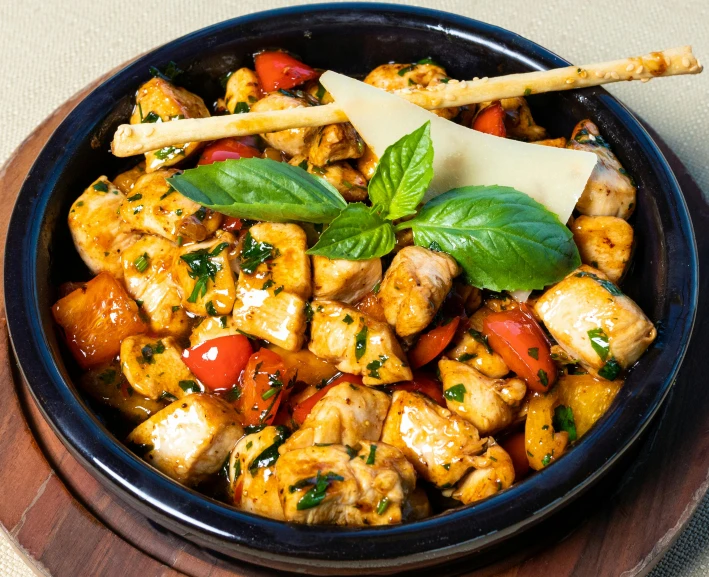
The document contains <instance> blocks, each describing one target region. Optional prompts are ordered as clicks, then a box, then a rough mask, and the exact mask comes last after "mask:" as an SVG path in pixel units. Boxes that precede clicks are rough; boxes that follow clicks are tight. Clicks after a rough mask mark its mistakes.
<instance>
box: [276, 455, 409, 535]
mask: <svg viewBox="0 0 709 577" xmlns="http://www.w3.org/2000/svg"><path fill="white" fill-rule="evenodd" d="M276 477H277V478H278V487H279V491H280V495H281V503H282V504H283V512H284V515H285V518H286V521H292V522H296V523H307V524H310V525H315V524H333V525H390V524H394V523H400V522H401V521H402V509H404V508H406V503H407V498H408V496H409V494H410V493H411V492H412V491H413V490H414V486H415V484H416V474H415V473H414V468H413V467H412V466H411V464H410V463H409V462H408V461H407V460H406V458H405V457H404V455H403V454H402V453H401V451H399V450H398V449H396V448H394V447H391V446H389V445H385V444H383V443H367V444H365V445H364V446H363V447H362V449H361V450H360V451H359V454H357V455H355V454H350V451H348V449H347V448H345V447H342V446H339V445H331V446H328V447H307V448H305V449H296V450H295V451H290V452H288V453H286V454H285V455H281V457H280V458H279V459H278V461H277V462H276ZM321 496H322V497H321Z"/></svg>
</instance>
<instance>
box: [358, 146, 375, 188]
mask: <svg viewBox="0 0 709 577" xmlns="http://www.w3.org/2000/svg"><path fill="white" fill-rule="evenodd" d="M378 164H379V157H378V156H377V155H376V154H374V151H373V150H372V149H371V148H369V146H365V147H364V152H363V153H362V156H360V157H359V158H358V159H357V170H359V171H360V172H361V173H362V175H363V176H364V178H366V179H367V180H368V181H369V180H372V177H373V176H374V172H375V171H376V170H377V165H378Z"/></svg>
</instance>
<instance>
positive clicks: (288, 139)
mask: <svg viewBox="0 0 709 577" xmlns="http://www.w3.org/2000/svg"><path fill="white" fill-rule="evenodd" d="M304 106H308V102H307V101H306V100H305V99H304V98H297V97H295V96H287V95H285V94H281V93H280V92H271V93H270V94H268V95H266V96H265V97H264V98H262V99H261V100H259V101H258V102H255V103H254V104H253V105H252V106H251V112H267V111H269V110H288V109H291V108H301V107H304ZM315 131H316V129H315V128H291V129H290V130H281V131H279V132H271V133H270V134H262V135H261V137H262V138H263V139H264V140H265V141H266V142H267V143H268V145H269V146H271V147H273V148H276V149H278V150H282V151H283V152H285V153H286V154H287V155H288V156H296V155H297V154H302V155H304V156H307V151H308V144H307V143H308V142H309V141H310V137H311V136H312V135H313V134H314V133H315Z"/></svg>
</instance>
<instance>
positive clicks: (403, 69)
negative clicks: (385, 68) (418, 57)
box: [397, 64, 416, 76]
mask: <svg viewBox="0 0 709 577" xmlns="http://www.w3.org/2000/svg"><path fill="white" fill-rule="evenodd" d="M415 67H416V65H415V64H411V65H409V66H404V67H403V68H402V69H401V70H399V72H397V74H398V75H399V76H404V74H406V73H407V72H411V71H412V70H413V69H414V68H415Z"/></svg>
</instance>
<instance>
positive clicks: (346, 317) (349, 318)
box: [342, 315, 354, 325]
mask: <svg viewBox="0 0 709 577" xmlns="http://www.w3.org/2000/svg"><path fill="white" fill-rule="evenodd" d="M342 322H343V323H345V324H346V325H351V324H352V323H353V322H354V319H353V318H352V317H351V316H350V315H345V318H344V319H342Z"/></svg>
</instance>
